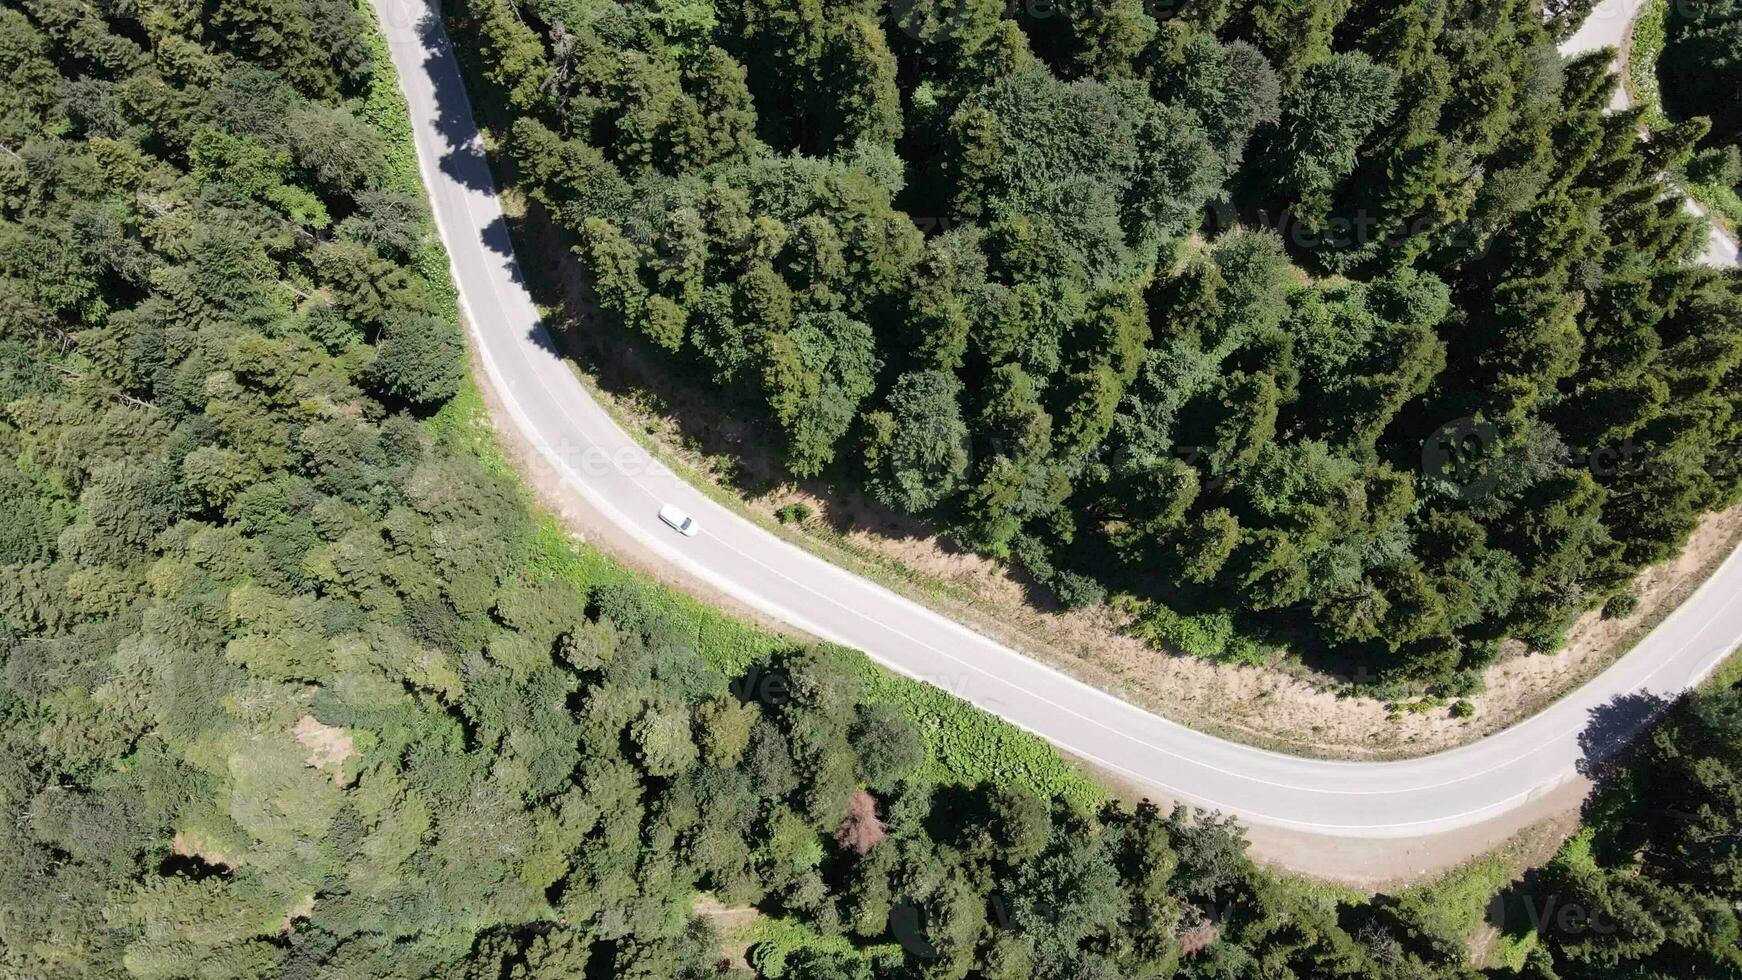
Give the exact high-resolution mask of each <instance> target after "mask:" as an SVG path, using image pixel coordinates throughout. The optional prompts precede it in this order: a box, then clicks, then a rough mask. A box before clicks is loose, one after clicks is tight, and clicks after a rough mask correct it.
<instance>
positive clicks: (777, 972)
mask: <svg viewBox="0 0 1742 980" xmlns="http://www.w3.org/2000/svg"><path fill="white" fill-rule="evenodd" d="M728 938H729V939H730V940H731V941H733V942H735V943H737V944H741V945H744V946H747V947H749V948H748V949H747V951H746V954H745V958H746V959H747V960H749V961H750V965H751V966H753V967H755V968H756V971H757V975H758V976H762V977H769V978H779V977H785V976H787V975H788V973H787V968H786V963H787V959H788V958H789V957H791V956H792V955H793V954H794V953H797V952H798V951H800V950H816V951H818V952H823V953H833V954H835V955H837V956H843V957H846V958H847V959H849V960H855V961H858V962H861V963H864V964H866V965H867V966H870V967H872V968H874V969H876V968H881V969H884V970H894V969H899V968H900V967H901V963H902V953H901V947H900V946H897V945H895V944H894V943H879V944H876V945H872V946H855V945H853V943H852V942H851V941H850V940H849V939H848V938H847V937H846V936H824V935H821V934H819V933H817V932H815V931H813V930H812V929H810V928H809V927H808V926H806V925H804V924H803V923H801V922H797V921H795V920H792V919H786V918H771V917H768V916H758V917H757V918H756V919H755V920H754V921H752V922H751V923H750V924H748V925H746V926H744V927H743V928H742V929H739V930H737V931H736V932H735V933H734V934H733V935H732V936H730V937H728Z"/></svg>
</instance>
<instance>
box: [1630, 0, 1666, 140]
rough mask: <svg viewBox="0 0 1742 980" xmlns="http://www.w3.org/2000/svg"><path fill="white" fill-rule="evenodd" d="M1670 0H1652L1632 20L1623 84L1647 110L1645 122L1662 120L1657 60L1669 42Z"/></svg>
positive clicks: (1649, 124)
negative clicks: (1630, 43) (1631, 38)
mask: <svg viewBox="0 0 1742 980" xmlns="http://www.w3.org/2000/svg"><path fill="white" fill-rule="evenodd" d="M1669 10H1670V8H1669V0H1651V2H1650V3H1647V4H1646V5H1645V6H1644V7H1641V8H1640V10H1639V17H1638V19H1637V20H1635V21H1634V22H1633V42H1632V45H1631V46H1630V47H1629V48H1628V54H1627V74H1626V77H1625V78H1624V79H1623V84H1625V85H1626V86H1627V93H1628V95H1629V96H1630V97H1631V98H1632V100H1633V102H1634V104H1635V105H1637V106H1639V107H1640V108H1641V109H1644V110H1645V123H1646V125H1648V126H1656V125H1659V124H1661V123H1663V122H1664V121H1665V120H1664V116H1663V98H1662V93H1661V92H1660V91H1659V90H1658V85H1657V61H1658V59H1659V58H1660V57H1662V56H1663V49H1664V45H1665V44H1667V43H1668V42H1669V26H1668V24H1669Z"/></svg>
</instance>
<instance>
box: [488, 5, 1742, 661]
mask: <svg viewBox="0 0 1742 980" xmlns="http://www.w3.org/2000/svg"><path fill="white" fill-rule="evenodd" d="M1589 6H1590V5H1589V4H1588V3H1581V2H1571V3H1556V4H1552V5H1550V6H1549V7H1548V8H1547V9H1544V8H1543V7H1542V6H1541V5H1539V4H1537V3H1534V2H1527V0H1501V2H1481V3H1477V2H1452V3H1441V2H1437V0H1383V2H1382V0H1337V2H1317V0H1315V2H1298V0H1256V2H1252V3H1246V4H1229V3H1225V2H1219V0H1188V2H1183V3H1178V4H1167V5H1162V6H1160V7H1157V6H1156V5H1146V4H1143V3H1141V2H1138V0H1114V2H1107V3H1087V2H1082V3H1079V2H1070V0H1067V2H1059V3H1053V4H1046V5H1044V6H1036V5H1017V6H1015V7H1012V8H1010V9H1006V8H1005V6H1004V5H1003V4H1000V3H990V2H946V0H907V2H901V3H894V4H880V3H876V2H872V0H801V2H796V3H795V2H791V0H729V2H719V3H698V2H677V0H670V2H651V0H650V2H645V3H642V2H635V3H621V2H604V0H522V2H514V0H469V2H468V3H466V4H465V5H464V6H463V7H460V8H459V9H457V10H456V11H454V12H453V16H455V17H456V18H458V23H459V24H460V25H461V26H462V27H463V28H464V29H465V30H467V31H468V32H470V33H471V34H472V35H473V36H476V37H477V38H478V39H479V44H480V45H481V50H480V56H479V58H478V63H479V64H480V65H481V66H482V68H481V72H480V78H479V79H478V86H479V89H478V91H479V93H480V95H481V97H482V101H483V103H484V104H485V105H486V106H487V108H488V113H489V114H492V115H493V116H495V117H496V118H497V123H498V124H499V126H500V130H501V135H502V136H503V139H504V145H505V148H506V152H507V153H508V154H509V155H510V156H511V157H512V159H513V162H514V165H515V173H516V175H517V179H518V180H519V182H520V183H521V185H522V186H523V187H524V188H525V190H526V191H527V192H528V193H529V195H530V196H531V197H532V198H533V199H534V200H535V201H536V202H537V203H538V204H539V205H541V206H542V208H543V209H544V210H545V212H546V213H548V215H550V217H551V218H552V219H553V220H554V222H555V223H556V225H557V226H558V227H560V228H561V229H563V230H564V232H565V234H566V235H567V236H568V241H569V243H570V245H572V248H573V250H574V253H575V255H576V256H577V257H578V259H579V262H580V265H581V267H582V269H583V271H584V276H585V279H586V280H587V283H588V286H589V289H590V293H591V299H592V301H593V303H594V305H596V307H597V309H598V310H599V312H600V320H601V323H600V325H599V329H600V330H601V331H606V336H608V337H612V338H615V340H614V341H613V342H630V341H633V342H635V343H637V344H645V345H647V346H649V347H650V348H652V349H654V350H655V351H656V352H659V354H660V356H662V357H664V358H666V359H667V361H668V363H670V364H671V365H673V366H674V368H675V369H676V370H677V371H679V372H680V373H681V376H682V377H684V378H687V379H689V381H688V383H691V384H693V385H694V386H695V387H697V388H698V389H708V390H713V391H717V392H718V396H717V397H718V398H720V399H721V401H722V404H723V405H725V406H728V407H729V408H730V411H731V413H732V414H733V416H734V417H749V418H755V419H760V420H761V421H762V422H763V423H764V424H765V427H766V429H765V431H766V432H768V433H769V434H770V438H771V439H772V440H774V441H776V442H778V443H779V444H780V445H781V446H782V447H783V450H782V451H783V453H784V463H785V467H786V470H787V471H788V473H789V474H790V475H791V476H793V477H796V478H803V479H809V478H818V479H822V480H825V481H828V483H829V485H830V486H832V487H834V488H836V489H839V490H848V491H850V490H864V491H866V492H868V493H869V494H870V495H871V496H872V497H873V498H875V499H876V500H878V501H880V502H882V503H883V504H884V505H886V506H888V507H890V508H893V509H895V510H896V511H899V512H903V513H908V514H915V515H919V516H922V517H924V518H925V519H927V520H929V521H931V522H932V523H933V524H934V525H935V526H937V527H938V528H940V529H942V530H943V531H944V532H945V533H947V534H949V535H950V536H952V537H954V538H955V539H957V540H959V541H962V542H965V543H966V544H968V545H970V546H971V547H973V548H975V549H977V550H979V551H981V552H983V553H986V554H989V555H993V556H997V557H1000V558H1008V559H1010V560H1011V561H1013V562H1015V563H1017V564H1019V565H1021V566H1023V567H1024V568H1026V570H1027V571H1028V572H1029V573H1030V575H1031V576H1032V577H1034V578H1035V579H1037V580H1039V581H1041V582H1043V583H1045V584H1047V585H1050V586H1051V588H1052V590H1053V591H1054V592H1055V593H1056V594H1057V596H1058V597H1059V598H1060V599H1061V600H1063V601H1064V602H1066V603H1067V604H1084V603H1094V602H1097V601H1100V600H1101V599H1102V598H1103V597H1104V596H1105V595H1107V594H1108V592H1109V590H1111V591H1112V592H1114V593H1116V594H1123V595H1127V596H1131V597H1135V598H1136V599H1138V600H1139V607H1140V608H1143V609H1147V610H1148V612H1147V613H1145V616H1144V619H1143V621H1142V623H1141V624H1140V628H1141V629H1142V630H1143V631H1144V632H1146V633H1147V634H1148V635H1151V636H1153V637H1156V638H1158V639H1159V640H1161V641H1162V642H1164V643H1166V644H1169V645H1172V646H1174V647H1176V648H1177V647H1180V646H1182V645H1185V644H1186V641H1188V640H1191V639H1192V638H1197V639H1198V640H1201V639H1202V638H1203V637H1206V636H1211V635H1216V636H1225V637H1228V638H1229V639H1228V640H1227V641H1226V642H1222V641H1216V642H1208V643H1204V642H1199V643H1197V644H1196V645H1197V646H1200V647H1203V648H1204V649H1205V651H1206V652H1208V653H1210V654H1211V655H1222V656H1231V655H1238V654H1240V653H1241V652H1242V651H1244V652H1248V653H1249V652H1251V651H1253V650H1255V649H1256V646H1255V644H1256V643H1259V642H1262V643H1265V644H1285V645H1289V646H1291V647H1294V648H1296V649H1300V650H1306V651H1320V652H1325V653H1329V654H1332V655H1335V656H1337V657H1339V658H1343V659H1344V660H1354V661H1356V662H1359V663H1362V664H1365V665H1367V666H1369V667H1374V668H1377V669H1378V670H1379V671H1380V672H1381V673H1382V674H1383V675H1384V676H1386V677H1390V678H1399V679H1414V680H1444V679H1446V678H1448V677H1450V676H1451V675H1453V674H1455V673H1457V672H1460V671H1470V670H1473V669H1476V668H1479V667H1481V666H1483V665H1484V664H1486V663H1488V662H1490V661H1491V660H1492V658H1493V657H1495V656H1496V654H1497V652H1498V650H1499V649H1500V645H1501V643H1502V641H1503V640H1506V639H1507V638H1517V639H1519V640H1522V641H1524V642H1525V643H1526V644H1528V645H1529V646H1530V647H1532V648H1534V649H1538V650H1552V649H1554V648H1556V647H1557V646H1558V645H1559V643H1560V640H1561V637H1562V636H1563V635H1564V633H1565V631H1566V630H1567V629H1568V628H1569V626H1570V625H1571V624H1572V622H1573V621H1574V620H1575V619H1576V618H1577V617H1578V616H1579V615H1580V614H1581V613H1582V612H1584V611H1586V610H1588V609H1591V608H1594V607H1595V606H1597V605H1599V604H1601V603H1603V602H1604V601H1605V600H1607V599H1609V598H1611V597H1615V596H1618V595H1620V594H1622V593H1625V592H1626V591H1627V590H1628V589H1629V586H1630V583H1631V581H1632V579H1633V577H1634V575H1635V574H1636V573H1637V571H1638V570H1639V569H1640V568H1642V567H1643V566H1645V565H1647V564H1650V563H1653V562H1656V561H1659V560H1661V559H1663V558H1665V557H1667V556H1669V555H1671V554H1673V553H1675V552H1676V550H1677V549H1678V548H1679V547H1680V545H1681V544H1682V542H1683V541H1685V540H1686V538H1687V536H1688V535H1689V533H1690V532H1691V531H1692V529H1693V528H1694V527H1695V525H1696V523H1697V521H1698V520H1699V518H1700V517H1701V515H1702V514H1704V513H1707V512H1710V511H1713V510H1716V509H1721V508H1723V507H1726V506H1728V505H1730V504H1733V503H1735V502H1736V501H1737V500H1738V492H1739V490H1742V476H1739V472H1738V467H1737V466H1736V460H1737V458H1738V448H1739V446H1738V431H1739V430H1738V419H1737V415H1736V407H1737V393H1738V391H1739V390H1742V388H1739V386H1738V384H1737V373H1736V368H1737V364H1738V362H1739V359H1742V333H1739V332H1742V298H1739V291H1738V285H1737V280H1736V279H1735V277H1733V276H1730V275H1726V274H1723V273H1720V272H1717V271H1714V270H1710V269H1703V268H1698V267H1695V266H1692V265H1690V264H1688V261H1687V260H1688V259H1689V258H1690V255H1691V254H1692V251H1693V250H1694V249H1695V248H1696V246H1697V244H1698V243H1699V242H1700V241H1701V239H1702V235H1701V233H1700V229H1699V227H1698V223H1697V221H1695V220H1694V219H1692V218H1690V217H1689V216H1687V215H1686V214H1684V213H1683V212H1682V209H1681V207H1680V205H1679V203H1678V202H1677V200H1675V199H1674V196H1673V195H1670V194H1666V193H1665V192H1664V191H1663V189H1662V187H1661V186H1660V184H1659V183H1658V175H1659V174H1660V173H1662V172H1663V171H1665V170H1666V169H1669V168H1672V167H1675V166H1678V165H1679V164H1681V163H1682V162H1683V161H1685V160H1686V159H1687V158H1688V156H1689V154H1690V153H1691V152H1692V151H1693V150H1694V148H1695V147H1696V146H1697V145H1698V144H1699V143H1700V141H1701V139H1702V138H1703V137H1704V135H1705V133H1706V131H1707V124H1706V122H1705V120H1704V119H1703V118H1695V119H1693V120H1692V121H1690V122H1688V123H1685V124H1681V125H1674V126H1665V127H1660V128H1659V129H1658V130H1657V131H1655V132H1653V133H1652V134H1651V135H1650V138H1649V139H1647V138H1644V137H1642V135H1641V133H1640V130H1639V123H1640V117H1639V115H1638V113H1636V112H1621V113H1609V112H1607V108H1608V105H1609V99H1610V94H1611V92H1612V91H1613V88H1614V86H1615V84H1616V81H1615V79H1614V78H1613V77H1612V76H1611V75H1610V74H1609V72H1608V70H1607V64H1608V59H1607V56H1606V55H1604V54H1601V53H1594V54H1592V55H1590V56H1587V57H1581V58H1577V59H1573V60H1571V61H1568V60H1565V59H1563V58H1561V57H1560V56H1559V54H1558V53H1557V52H1556V50H1555V45H1556V44H1557V43H1558V41H1559V40H1561V39H1563V38H1564V37H1566V36H1568V35H1569V34H1570V33H1571V31H1572V30H1573V29H1574V28H1576V26H1577V24H1578V22H1579V20H1580V19H1581V18H1582V17H1583V15H1584V13H1585V12H1586V11H1588V9H1589ZM1716 6H1723V5H1716ZM1726 9H1727V8H1726ZM1702 16H1703V15H1702ZM1711 16H1712V17H1714V18H1715V17H1717V14H1713V15H1711ZM1707 34H1709V35H1710V37H1711V39H1712V40H1711V41H1710V42H1705V41H1701V42H1698V43H1702V44H1708V46H1710V44H1715V43H1719V41H1720V40H1721V39H1723V38H1729V37H1731V36H1732V35H1733V32H1729V33H1725V32H1724V30H1722V29H1721V28H1719V27H1712V28H1711V29H1710V30H1708V31H1707ZM1690 37H1692V35H1690ZM1687 43H1688V44H1694V43H1696V42H1695V41H1694V40H1689V41H1688V42H1687ZM1725 85H1728V86H1730V87H1729V88H1728V89H1725V88H1724V86H1725ZM1734 86H1735V74H1734V69H1733V66H1732V68H1731V69H1730V73H1729V74H1727V75H1726V74H1719V75H1717V76H1715V77H1713V78H1710V79H1708V81H1707V83H1706V88H1705V89H1700V90H1698V91H1696V90H1695V89H1692V88H1690V89H1689V90H1688V96H1689V98H1690V99H1694V100H1697V99H1701V98H1705V97H1704V96H1701V95H1700V94H1699V92H1700V91H1706V90H1708V89H1709V90H1711V92H1712V93H1713V97H1711V98H1705V101H1703V102H1699V103H1698V105H1697V106H1696V109H1697V110H1698V111H1700V112H1705V113H1709V114H1712V115H1714V116H1716V117H1718V121H1719V123H1720V125H1730V124H1731V123H1730V121H1728V116H1730V115H1733V114H1734V100H1733V99H1731V100H1729V101H1728V102H1725V101H1724V99H1723V97H1722V96H1721V95H1718V94H1716V93H1720V92H1724V91H1728V92H1730V93H1732V94H1733V93H1734V91H1735V87H1734ZM1230 623H1231V624H1233V628H1232V629H1231V630H1230V629H1228V628H1225V627H1226V624H1230ZM1218 624H1222V625H1220V626H1218Z"/></svg>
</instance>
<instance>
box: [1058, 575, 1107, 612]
mask: <svg viewBox="0 0 1742 980" xmlns="http://www.w3.org/2000/svg"><path fill="white" fill-rule="evenodd" d="M1052 591H1053V594H1054V595H1056V596H1058V599H1059V602H1060V603H1062V604H1063V605H1064V607H1065V608H1066V609H1088V608H1090V607H1093V606H1098V605H1100V604H1101V603H1103V602H1105V601H1106V600H1107V587H1106V586H1104V585H1102V584H1101V583H1099V582H1097V581H1095V580H1094V579H1092V578H1090V577H1089V576H1087V575H1084V574H1082V573H1081V572H1072V571H1063V572H1059V573H1058V574H1057V575H1054V576H1053V579H1052Z"/></svg>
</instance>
